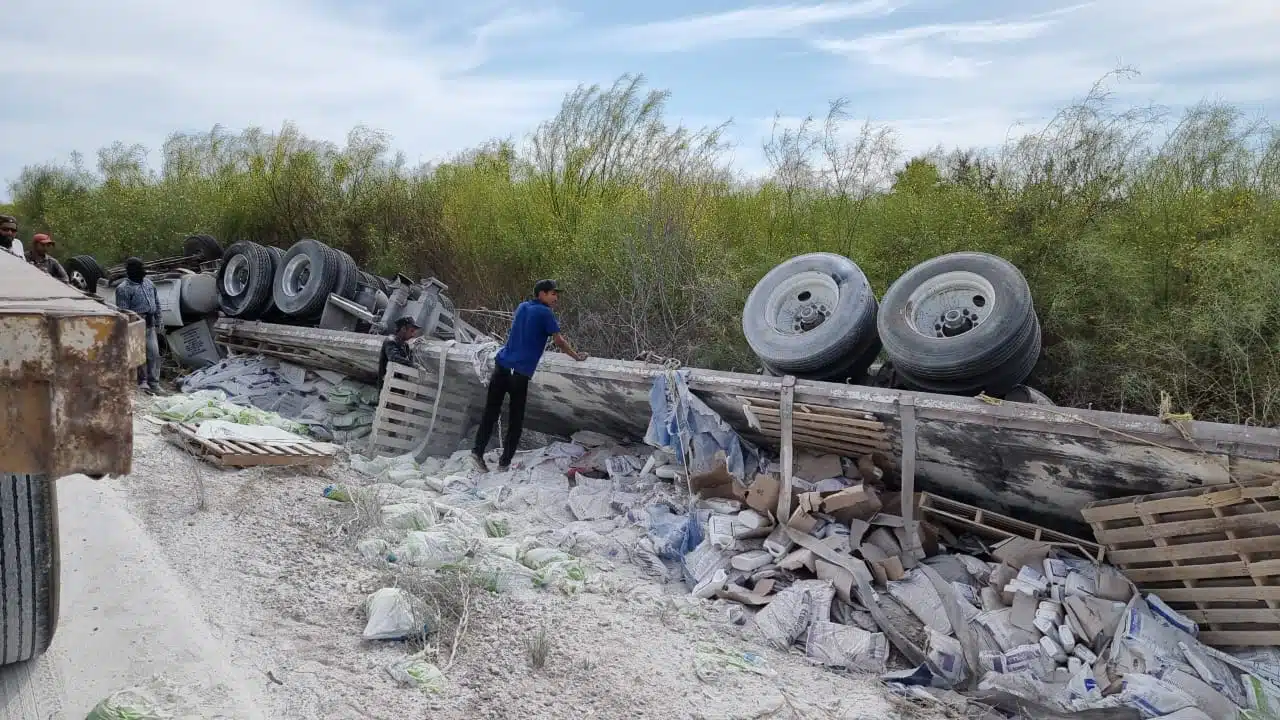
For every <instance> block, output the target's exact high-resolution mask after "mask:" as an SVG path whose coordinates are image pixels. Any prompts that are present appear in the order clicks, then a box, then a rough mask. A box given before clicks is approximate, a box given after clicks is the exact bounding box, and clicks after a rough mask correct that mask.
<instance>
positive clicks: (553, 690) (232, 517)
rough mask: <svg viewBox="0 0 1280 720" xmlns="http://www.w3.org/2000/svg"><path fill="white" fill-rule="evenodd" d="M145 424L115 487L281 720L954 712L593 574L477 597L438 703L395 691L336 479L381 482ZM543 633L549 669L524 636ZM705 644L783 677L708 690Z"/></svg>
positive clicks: (397, 647)
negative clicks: (265, 461)
mask: <svg viewBox="0 0 1280 720" xmlns="http://www.w3.org/2000/svg"><path fill="white" fill-rule="evenodd" d="M138 411H139V413H138V417H137V419H136V420H135V424H134V448H135V449H134V472H133V474H132V475H130V476H129V477H126V478H120V479H112V480H108V481H106V482H110V483H112V484H113V485H116V486H117V487H120V488H122V489H124V490H125V491H126V494H127V497H128V498H129V501H128V502H129V506H130V509H131V510H132V511H133V512H134V514H135V515H136V516H137V517H138V518H139V519H140V521H141V523H142V525H143V526H144V527H145V528H146V529H147V531H148V532H149V533H150V534H151V535H152V536H153V537H154V538H155V541H156V543H157V545H158V546H159V547H160V548H161V550H162V552H163V553H164V555H165V556H166V559H167V560H168V562H169V563H170V564H171V565H172V566H173V568H174V569H175V570H176V572H177V574H178V576H179V577H180V578H181V579H182V580H183V581H184V582H185V583H187V585H188V587H189V588H190V590H191V593H192V595H193V596H194V597H195V598H196V602H197V604H198V605H199V606H200V607H201V609H202V610H203V612H204V614H205V616H206V618H207V622H208V623H209V624H210V626H211V627H212V628H213V630H214V633H215V634H218V635H220V638H219V639H220V640H221V641H222V644H223V645H224V646H225V647H227V648H228V649H229V651H230V652H231V654H232V655H233V657H232V662H233V664H234V665H235V666H236V667H237V668H238V669H239V670H240V671H241V672H242V673H244V674H246V675H248V676H250V678H251V681H252V680H253V679H256V682H258V683H260V687H259V690H260V693H261V696H262V698H263V700H262V702H264V703H265V704H266V707H264V708H263V710H264V711H265V713H266V714H267V715H268V716H269V717H272V718H280V719H281V720H292V719H294V718H298V719H303V718H305V719H311V718H315V719H317V720H318V719H320V718H324V719H325V720H345V719H347V718H351V719H355V718H388V719H390V718H408V717H432V718H664V719H665V718H706V719H708V720H709V719H712V718H715V719H722V718H723V719H726V720H727V719H729V718H764V717H772V718H868V719H870V718H898V717H903V718H913V719H923V718H931V717H942V716H941V715H934V714H932V713H931V712H928V711H922V710H921V709H920V708H918V707H913V706H908V705H905V704H904V703H903V702H902V701H900V700H897V699H895V698H892V697H891V696H890V695H889V693H888V691H887V690H886V689H885V688H884V687H883V686H882V685H881V684H880V683H879V681H878V680H877V679H876V678H874V677H871V676H848V675H839V674H836V673H833V672H830V671H827V670H825V669H823V668H821V667H818V666H815V665H813V664H811V663H810V662H809V661H807V660H806V659H805V658H804V657H803V656H802V655H800V654H798V653H794V652H793V653H784V652H780V651H776V650H773V649H771V648H767V647H764V646H762V645H759V644H757V643H755V642H753V641H752V639H751V637H750V634H749V631H747V630H745V629H744V628H743V627H741V626H736V625H732V624H731V623H729V622H728V620H727V619H726V618H725V615H724V613H723V610H722V609H720V608H714V607H713V606H712V604H711V603H710V602H706V601H699V600H695V599H692V598H690V597H689V595H688V591H687V589H685V588H684V586H683V585H682V584H679V583H673V584H671V585H668V586H662V585H660V584H658V583H657V582H656V581H649V580H645V579H636V577H635V575H634V573H632V572H629V570H630V568H627V570H628V572H625V573H612V572H607V571H606V572H604V573H603V575H602V574H601V573H600V571H596V570H594V569H593V568H590V565H589V564H588V567H589V570H588V572H589V573H592V574H594V575H596V579H597V581H596V582H592V583H589V586H590V587H591V588H592V589H591V590H589V591H587V592H583V593H580V594H577V595H574V596H565V595H562V594H558V593H555V592H554V591H537V592H534V593H532V594H531V593H521V594H520V595H519V596H518V597H517V596H512V595H507V594H501V595H492V594H489V593H486V592H480V593H477V598H478V599H477V601H476V602H475V604H474V605H473V607H472V609H471V617H470V631H469V632H468V634H467V635H466V637H465V641H464V643H463V644H462V646H461V647H460V648H459V652H458V657H457V658H456V661H455V663H454V664H453V666H452V667H451V668H449V669H448V671H447V673H446V676H447V680H448V686H447V689H446V691H445V693H444V694H442V695H429V694H426V693H424V692H423V691H421V690H417V689H412V688H406V687H403V686H400V685H398V684H396V683H395V681H393V680H392V679H391V677H390V676H389V675H388V674H387V673H386V671H385V669H384V668H385V667H386V666H387V665H388V664H390V663H392V662H395V661H398V660H402V659H404V658H405V657H406V656H408V655H409V654H410V653H411V652H412V651H413V648H411V647H410V646H409V645H408V644H407V643H400V642H366V641H364V640H362V639H361V631H362V630H363V627H364V617H363V615H362V609H361V607H362V604H363V602H364V600H365V599H366V598H367V597H368V595H369V594H370V593H372V592H373V591H375V590H377V589H379V588H380V587H382V585H383V579H384V577H385V573H384V572H381V571H379V570H378V569H376V568H373V567H371V566H369V565H367V564H365V563H363V561H361V559H360V558H359V556H358V554H357V553H356V552H355V549H354V543H355V541H356V540H358V539H359V538H354V537H351V536H349V535H347V534H345V533H344V530H343V528H344V527H345V525H346V523H347V520H348V519H349V518H350V512H351V511H350V509H349V506H344V505H343V504H340V503H335V502H332V501H330V500H327V499H325V498H323V497H322V490H323V488H324V487H325V486H326V485H329V484H333V483H335V482H346V483H352V484H361V483H366V482H370V481H369V480H368V479H367V478H364V477H362V476H360V475H359V474H358V473H356V472H355V471H353V470H351V469H350V468H349V467H347V466H346V465H345V463H342V462H339V463H335V464H334V465H333V466H332V467H330V468H327V469H325V470H321V471H319V474H310V472H311V471H305V470H304V471H299V470H297V469H292V468H277V469H272V470H266V471H262V470H258V469H248V470H241V471H224V470H219V469H217V468H215V467H213V466H211V465H207V464H204V463H203V462H199V461H196V460H195V459H194V458H192V457H191V456H189V455H187V454H186V453H184V452H182V451H181V450H179V449H177V448H176V447H174V446H173V445H170V444H169V443H167V442H165V441H164V440H163V439H162V438H161V437H160V436H159V433H158V427H157V426H156V425H155V424H154V423H152V422H150V421H149V420H147V419H146V418H145V417H143V414H144V413H145V403H144V402H140V403H139V407H138ZM543 627H545V628H546V632H547V635H548V637H549V639H550V652H549V654H548V659H547V662H546V665H545V667H543V668H542V669H541V670H534V669H532V668H531V667H530V663H529V660H528V658H527V653H526V650H525V646H524V639H525V638H526V637H528V636H530V635H531V634H532V633H534V632H536V631H537V630H538V629H539V628H543ZM699 643H706V644H710V645H711V646H713V647H715V648H717V649H720V650H724V651H729V652H736V653H742V652H754V653H758V654H759V655H761V656H763V657H764V658H765V660H766V663H767V667H768V668H769V669H770V670H772V671H774V672H775V673H776V674H775V675H774V676H773V677H765V676H760V675H756V674H752V673H747V672H742V671H739V670H735V669H725V670H723V671H722V672H719V673H718V674H717V675H716V676H715V677H710V678H707V679H700V678H699V676H698V674H697V673H696V672H695V667H694V659H695V653H696V649H697V647H698V646H699Z"/></svg>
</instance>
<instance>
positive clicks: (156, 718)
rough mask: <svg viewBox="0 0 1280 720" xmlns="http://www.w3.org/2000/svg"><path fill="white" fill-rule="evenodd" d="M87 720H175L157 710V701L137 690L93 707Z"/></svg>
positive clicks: (120, 693) (118, 695)
mask: <svg viewBox="0 0 1280 720" xmlns="http://www.w3.org/2000/svg"><path fill="white" fill-rule="evenodd" d="M85 720H173V715H170V714H169V713H163V714H161V712H160V711H159V710H158V709H157V708H156V706H155V701H154V700H153V699H152V698H150V697H148V696H146V695H144V694H142V693H139V692H137V691H136V690H122V691H120V692H117V693H112V694H111V696H110V697H108V698H106V699H104V700H103V701H102V702H100V703H98V704H97V705H94V706H93V709H92V710H90V711H89V714H88V715H87V716H86V717H85Z"/></svg>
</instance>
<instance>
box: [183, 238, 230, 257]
mask: <svg viewBox="0 0 1280 720" xmlns="http://www.w3.org/2000/svg"><path fill="white" fill-rule="evenodd" d="M182 254H183V255H186V256H188V257H190V256H192V255H198V256H200V261H201V262H213V261H215V260H221V259H222V255H223V253H222V246H221V245H219V244H218V240H217V239H216V238H214V237H213V236H212V235H191V236H189V237H187V239H186V240H185V241H184V242H183V243H182Z"/></svg>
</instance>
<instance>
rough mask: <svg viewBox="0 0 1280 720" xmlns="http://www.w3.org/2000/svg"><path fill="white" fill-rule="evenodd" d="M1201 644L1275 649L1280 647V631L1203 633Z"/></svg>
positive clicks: (1200, 636) (1201, 634)
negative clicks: (1277, 646)
mask: <svg viewBox="0 0 1280 720" xmlns="http://www.w3.org/2000/svg"><path fill="white" fill-rule="evenodd" d="M1199 638H1200V642H1202V643H1204V644H1205V645H1214V646H1218V647H1258V646H1263V647H1274V646H1276V645H1280V631H1275V630H1273V631H1270V632H1259V631H1256V630H1219V631H1213V632H1202V633H1200V635H1199Z"/></svg>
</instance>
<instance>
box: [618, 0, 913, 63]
mask: <svg viewBox="0 0 1280 720" xmlns="http://www.w3.org/2000/svg"><path fill="white" fill-rule="evenodd" d="M903 4H904V2H902V1H900V0H862V1H861V2H828V3H821V4H817V5H769V6H766V5H759V6H754V7H746V8H742V9H739V10H729V11H726V12H720V13H711V14H706V15H691V16H688V17H683V18H678V19H676V20H664V21H661V22H652V23H644V24H641V25H631V26H626V27H619V28H616V29H614V30H611V31H607V32H606V33H605V34H604V36H603V38H602V40H601V45H602V47H612V48H615V49H624V50H635V51H642V52H676V51H681V50H691V49H693V48H697V47H703V46H706V45H712V44H715V43H722V42H728V41H733V40H762V39H768V38H780V37H788V36H792V35H795V34H796V33H798V32H800V31H803V30H806V29H809V28H813V27H817V26H821V25H826V24H830V23H836V22H842V21H845V20H852V19H855V18H863V17H875V16H883V15H888V14H890V13H892V12H893V11H894V10H896V9H897V8H898V7H900V6H901V5H903Z"/></svg>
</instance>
